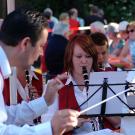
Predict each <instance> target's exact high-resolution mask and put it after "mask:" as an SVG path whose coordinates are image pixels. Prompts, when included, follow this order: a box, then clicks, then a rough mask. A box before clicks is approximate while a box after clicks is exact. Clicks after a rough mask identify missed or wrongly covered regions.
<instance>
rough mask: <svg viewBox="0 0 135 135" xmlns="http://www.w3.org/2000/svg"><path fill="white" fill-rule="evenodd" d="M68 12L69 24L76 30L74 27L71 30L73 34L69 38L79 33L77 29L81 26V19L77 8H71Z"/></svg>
mask: <svg viewBox="0 0 135 135" xmlns="http://www.w3.org/2000/svg"><path fill="white" fill-rule="evenodd" d="M68 13H69V26H70V29H72V28H75V30H74V29H73V30H71V34H70V36H69V39H71V38H72V37H74V36H75V35H76V34H77V33H79V31H78V30H76V29H77V28H78V27H79V26H80V24H79V21H78V20H77V17H78V11H77V10H76V9H75V8H71V9H70V10H69V12H68Z"/></svg>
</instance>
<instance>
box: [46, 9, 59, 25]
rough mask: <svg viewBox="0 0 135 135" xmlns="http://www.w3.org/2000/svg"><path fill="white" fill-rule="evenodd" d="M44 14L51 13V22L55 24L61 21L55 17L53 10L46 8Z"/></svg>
mask: <svg viewBox="0 0 135 135" xmlns="http://www.w3.org/2000/svg"><path fill="white" fill-rule="evenodd" d="M44 12H49V13H50V14H51V18H50V19H51V21H52V22H53V23H54V25H55V24H57V23H58V22H59V20H58V19H57V18H56V17H55V16H54V15H53V10H52V9H51V8H45V9H44Z"/></svg>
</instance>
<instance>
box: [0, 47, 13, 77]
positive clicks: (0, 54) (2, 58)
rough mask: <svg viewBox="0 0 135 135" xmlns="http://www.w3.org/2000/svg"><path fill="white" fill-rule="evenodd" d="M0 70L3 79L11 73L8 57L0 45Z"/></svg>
mask: <svg viewBox="0 0 135 135" xmlns="http://www.w3.org/2000/svg"><path fill="white" fill-rule="evenodd" d="M0 70H1V72H2V75H3V77H4V79H6V78H8V77H9V76H10V74H11V68H10V64H9V61H8V58H7V56H6V53H5V52H4V50H3V49H2V47H1V46H0Z"/></svg>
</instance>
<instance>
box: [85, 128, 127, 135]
mask: <svg viewBox="0 0 135 135" xmlns="http://www.w3.org/2000/svg"><path fill="white" fill-rule="evenodd" d="M83 135H124V134H123V133H116V132H113V131H112V130H110V129H103V130H100V131H94V132H91V133H88V134H83Z"/></svg>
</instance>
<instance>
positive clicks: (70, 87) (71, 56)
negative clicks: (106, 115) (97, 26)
mask: <svg viewBox="0 0 135 135" xmlns="http://www.w3.org/2000/svg"><path fill="white" fill-rule="evenodd" d="M64 60H65V61H64V62H65V63H64V64H65V69H66V71H67V72H68V75H69V78H68V79H67V80H66V83H65V87H64V88H63V89H61V90H59V94H58V96H57V98H56V100H55V102H54V104H53V105H51V106H50V107H49V110H48V112H47V113H46V114H45V115H44V116H43V117H42V121H47V120H49V119H51V118H52V116H53V114H54V113H55V112H56V111H57V110H61V109H65V108H72V109H74V110H78V111H80V110H83V109H85V108H87V107H88V106H89V102H86V103H85V104H83V103H84V102H85V101H86V100H87V98H88V97H89V91H88V90H87V87H85V84H86V83H85V81H84V76H83V73H82V70H83V67H86V70H87V72H88V78H89V75H90V72H91V71H97V51H96V49H95V47H94V44H93V42H92V40H91V38H90V37H89V36H87V35H77V36H75V37H74V38H72V39H71V40H70V41H69V44H68V45H67V47H66V51H65V58H64ZM78 120H79V122H78V128H76V129H74V130H73V131H72V132H70V133H69V132H68V133H67V134H78V133H79V134H81V133H88V132H91V131H93V130H94V129H93V128H96V129H95V130H97V129H98V122H97V119H96V118H91V119H89V118H88V119H85V118H79V119H78Z"/></svg>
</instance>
